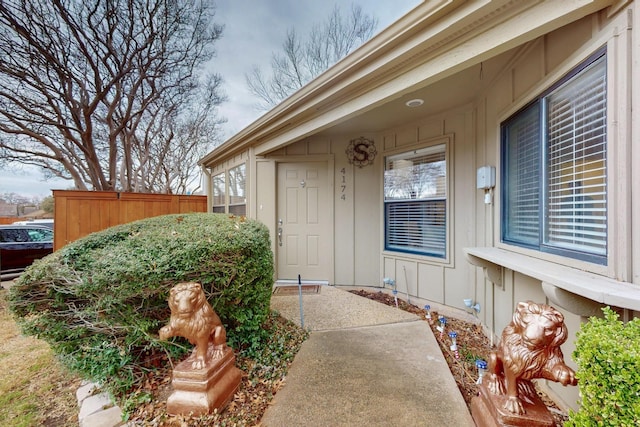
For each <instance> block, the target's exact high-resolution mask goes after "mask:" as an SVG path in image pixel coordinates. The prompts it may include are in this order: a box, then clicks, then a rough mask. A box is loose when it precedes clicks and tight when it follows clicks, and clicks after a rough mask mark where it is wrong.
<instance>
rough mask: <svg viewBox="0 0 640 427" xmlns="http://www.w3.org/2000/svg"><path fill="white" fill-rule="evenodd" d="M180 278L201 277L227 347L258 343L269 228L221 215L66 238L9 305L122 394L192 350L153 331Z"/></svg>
mask: <svg viewBox="0 0 640 427" xmlns="http://www.w3.org/2000/svg"><path fill="white" fill-rule="evenodd" d="M183 281H196V282H200V283H202V286H203V288H204V290H205V293H206V295H207V298H208V300H209V302H210V303H211V305H212V306H213V308H214V310H215V311H216V312H217V313H218V315H219V316H220V318H221V320H222V322H223V323H224V325H225V328H226V330H227V338H228V343H229V345H231V346H233V347H235V348H236V349H237V348H238V347H241V346H242V347H244V348H250V347H251V346H259V345H261V342H262V341H263V339H265V337H264V335H265V332H264V329H263V328H262V324H263V322H264V321H265V320H266V319H267V317H268V315H269V302H270V298H271V289H272V284H273V256H272V252H271V245H270V241H269V233H268V230H267V228H266V227H265V226H264V225H262V224H261V223H259V222H257V221H252V220H247V219H245V218H238V217H229V216H226V215H221V214H207V213H205V214H185V215H166V216H160V217H154V218H149V219H145V220H141V221H136V222H132V223H129V224H124V225H119V226H115V227H112V228H109V229H107V230H104V231H101V232H98V233H93V234H91V235H89V236H86V237H85V238H83V239H80V240H78V241H76V242H73V243H70V244H68V245H67V246H65V247H63V248H62V249H60V250H58V251H56V252H54V253H53V254H51V255H49V256H48V257H46V258H44V259H42V260H40V261H38V262H36V263H34V264H33V265H32V266H31V267H30V268H28V269H27V271H26V272H25V273H24V274H23V275H22V276H21V277H20V279H19V280H17V282H16V284H15V286H14V287H13V288H12V289H11V294H10V308H11V310H12V312H13V313H14V314H15V315H16V316H17V318H18V323H19V324H20V325H21V327H22V329H23V331H24V332H25V333H27V334H31V335H36V336H38V337H40V338H42V339H44V340H46V341H47V342H48V343H49V344H50V345H51V347H52V348H53V350H54V351H55V352H56V353H57V354H58V355H59V356H60V358H61V359H62V360H63V361H64V362H65V363H66V364H67V365H68V366H69V367H70V368H72V369H74V370H76V371H79V372H80V373H82V374H83V375H84V376H85V377H88V378H90V379H92V380H94V381H97V382H100V383H102V384H104V385H105V386H106V387H107V388H108V389H109V390H110V391H112V392H113V393H114V394H115V395H122V394H124V393H126V392H127V391H128V390H130V389H131V387H133V386H134V385H135V384H136V383H137V382H138V381H139V380H140V378H141V376H142V373H143V372H144V371H145V370H148V369H152V368H153V367H154V363H157V361H158V360H159V359H161V356H164V355H166V354H167V353H168V354H170V355H171V356H172V357H174V358H177V357H181V356H182V355H184V353H185V352H186V351H187V350H189V349H190V348H191V346H190V345H188V343H187V342H186V340H183V339H179V338H178V339H174V340H173V341H172V342H171V343H167V342H162V341H159V339H158V335H157V332H158V330H159V328H160V327H162V326H164V325H165V324H166V323H167V322H168V320H169V317H170V310H169V307H168V304H167V297H168V293H169V290H170V289H171V287H172V286H174V285H175V284H176V283H179V282H183Z"/></svg>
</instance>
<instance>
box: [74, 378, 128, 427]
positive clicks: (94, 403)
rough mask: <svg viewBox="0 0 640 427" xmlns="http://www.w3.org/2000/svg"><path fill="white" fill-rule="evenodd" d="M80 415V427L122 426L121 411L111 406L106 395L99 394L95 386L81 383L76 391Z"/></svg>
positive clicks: (97, 387) (109, 399)
mask: <svg viewBox="0 0 640 427" xmlns="http://www.w3.org/2000/svg"><path fill="white" fill-rule="evenodd" d="M76 398H77V399H78V406H79V407H80V413H79V414H78V423H79V425H80V427H119V426H123V425H124V422H123V421H122V410H121V409H120V408H119V407H118V406H116V405H114V404H113V402H112V401H111V398H110V397H109V395H108V394H107V393H104V392H100V388H99V386H98V385H97V384H94V383H90V382H83V384H82V385H81V386H80V388H79V389H78V390H77V391H76Z"/></svg>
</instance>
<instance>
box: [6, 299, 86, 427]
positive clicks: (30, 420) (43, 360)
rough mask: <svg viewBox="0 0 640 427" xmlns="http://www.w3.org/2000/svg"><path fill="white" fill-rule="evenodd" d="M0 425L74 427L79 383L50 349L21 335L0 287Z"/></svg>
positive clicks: (41, 342)
mask: <svg viewBox="0 0 640 427" xmlns="http://www.w3.org/2000/svg"><path fill="white" fill-rule="evenodd" d="M0 343H2V344H1V346H0V364H2V367H3V368H2V369H0V425H2V426H15V427H29V426H49V427H54V426H76V425H78V405H77V401H76V398H75V391H76V389H77V388H78V386H79V384H80V380H79V379H78V378H76V377H75V376H73V375H71V374H69V373H68V372H66V371H65V370H64V369H63V368H62V367H61V365H60V364H59V363H58V361H57V360H56V358H55V357H54V355H53V352H52V351H51V349H50V348H49V346H48V345H47V344H46V343H45V342H43V341H40V340H38V339H36V338H33V337H25V336H23V335H21V334H20V330H19V329H18V327H17V325H16V323H15V322H14V320H13V319H12V317H11V314H10V313H9V311H8V309H7V290H6V289H4V288H0Z"/></svg>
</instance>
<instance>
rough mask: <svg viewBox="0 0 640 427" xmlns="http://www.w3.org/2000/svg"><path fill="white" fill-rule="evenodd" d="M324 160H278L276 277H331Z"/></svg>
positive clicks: (328, 217)
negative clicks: (286, 161)
mask: <svg viewBox="0 0 640 427" xmlns="http://www.w3.org/2000/svg"><path fill="white" fill-rule="evenodd" d="M327 169H328V168H327V163H326V162H308V163H279V164H278V208H277V209H278V210H277V222H278V223H277V224H276V226H277V228H276V231H277V239H278V240H277V242H276V251H277V254H276V256H277V268H278V279H287V280H297V278H298V275H300V276H301V278H302V280H325V281H329V280H330V274H331V273H330V259H331V258H330V257H331V256H332V255H331V254H332V251H331V247H330V243H331V241H332V240H331V239H330V230H331V228H330V223H329V222H330V215H329V209H330V206H329V203H328V199H327V198H328V188H327V185H328V182H327Z"/></svg>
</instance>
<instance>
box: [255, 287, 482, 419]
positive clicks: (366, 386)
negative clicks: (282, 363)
mask: <svg viewBox="0 0 640 427" xmlns="http://www.w3.org/2000/svg"><path fill="white" fill-rule="evenodd" d="M271 307H272V308H273V309H274V310H277V311H279V312H280V314H281V315H282V316H284V317H286V318H288V319H289V320H291V321H293V322H295V323H297V324H300V323H301V319H300V306H299V297H298V295H283V296H279V295H278V294H277V293H276V294H274V295H273V297H272V299H271ZM303 313H304V324H305V327H307V328H309V329H311V331H312V332H311V336H310V337H309V339H308V340H307V341H305V343H304V344H303V345H302V348H301V350H300V352H299V353H298V354H297V355H296V357H295V359H294V362H293V364H292V366H291V369H290V371H289V373H288V375H287V378H286V382H285V386H284V387H283V388H282V390H280V391H279V392H278V393H277V394H276V396H275V398H274V401H273V404H272V405H271V406H270V407H269V408H268V409H267V411H266V413H265V415H264V417H263V418H262V423H261V425H262V426H265V427H280V426H282V427H285V426H286V427H293V426H361V425H362V426H365V425H366V426H427V425H428V426H456V427H458V426H474V425H475V424H474V422H473V420H472V418H471V415H470V414H469V411H468V410H467V406H466V404H465V402H464V399H463V398H462V395H461V394H460V391H459V390H458V387H457V386H456V383H455V381H454V379H453V377H452V375H451V373H450V371H449V367H448V366H447V363H446V361H445V360H444V357H443V356H442V353H441V351H440V348H439V347H438V343H437V341H436V339H435V337H434V336H433V333H432V332H431V329H430V328H429V325H428V324H427V323H426V322H425V321H423V320H421V319H419V318H418V317H417V316H415V315H414V314H411V313H407V312H405V311H402V310H399V309H396V308H394V307H389V306H386V305H384V304H380V303H378V302H376V301H372V300H369V299H367V298H363V297H360V296H357V295H354V294H351V293H349V292H347V291H346V290H342V289H339V288H335V287H331V286H323V287H321V291H320V293H319V294H304V295H303Z"/></svg>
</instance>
